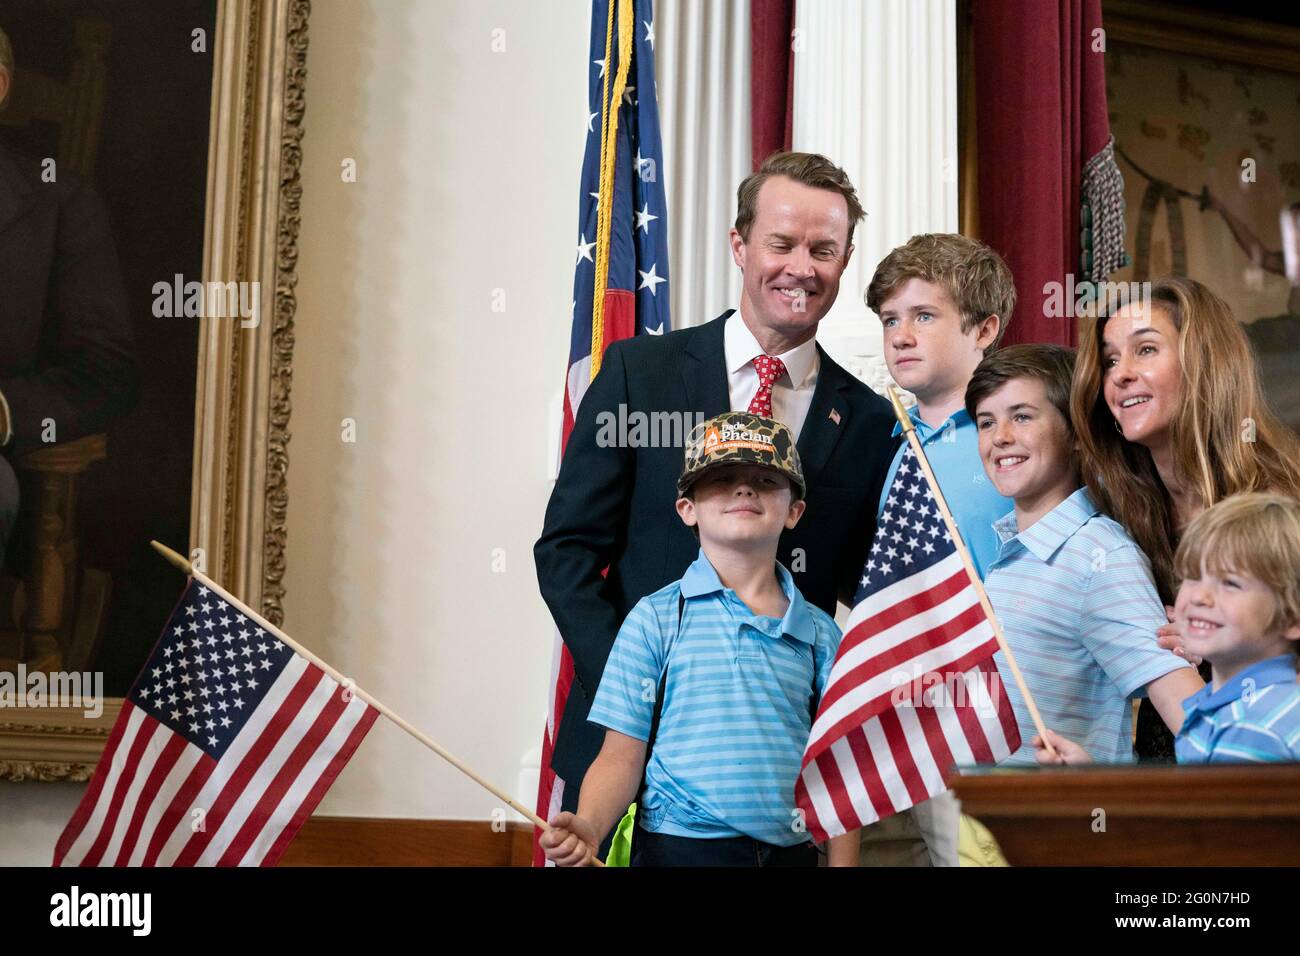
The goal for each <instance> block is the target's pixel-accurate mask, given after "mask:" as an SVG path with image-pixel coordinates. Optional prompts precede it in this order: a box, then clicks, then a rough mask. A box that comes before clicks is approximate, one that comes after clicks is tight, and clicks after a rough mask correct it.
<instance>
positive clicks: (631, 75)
mask: <svg viewBox="0 0 1300 956" xmlns="http://www.w3.org/2000/svg"><path fill="white" fill-rule="evenodd" d="M610 2H611V0H593V2H592V5H591V47H590V51H589V53H588V62H587V116H586V120H587V124H586V128H585V129H584V134H585V135H586V137H587V147H586V153H585V155H584V157H583V161H582V183H581V186H580V187H579V192H578V197H579V199H578V247H577V255H576V267H575V272H574V277H573V330H572V333H571V336H570V339H569V364H568V373H567V375H566V380H565V390H564V426H563V428H564V430H563V433H562V437H561V449H562V450H563V449H564V448H565V447H567V446H568V442H569V434H570V433H571V432H572V431H573V422H574V417H575V416H576V415H577V411H578V405H579V403H580V402H581V401H582V396H583V395H584V394H585V393H586V391H587V386H588V384H590V382H591V380H592V379H593V378H595V377H596V373H597V372H599V371H600V360H601V357H602V355H603V354H604V350H605V349H606V348H608V346H609V344H610V343H611V342H616V341H618V340H619V339H624V338H628V337H629V336H632V335H637V334H649V335H662V334H663V333H664V332H666V331H668V330H669V329H671V328H672V323H671V321H670V318H669V309H668V201H667V197H666V195H665V193H664V185H663V145H662V141H661V140H660V136H659V105H658V101H657V88H656V86H655V61H654V4H653V2H652V0H635V2H631V0H622V2H621V3H617V4H616V5H615V9H614V10H613V11H611V6H610ZM611 12H612V13H613V14H614V16H613V17H611ZM620 42H623V43H625V44H627V46H628V49H629V50H630V56H628V57H625V58H623V59H620V57H619V44H620ZM606 104H608V105H609V106H612V107H614V108H613V109H610V108H607V105H606ZM602 157H603V160H602ZM602 195H603V196H605V197H606V202H605V203H604V208H602V203H601V196H602ZM602 214H604V215H602ZM602 227H603V228H602ZM602 287H603V289H604V292H603V294H598V290H599V289H600V288H602ZM561 453H563V451H561ZM572 684H573V660H572V659H571V658H570V657H569V651H568V648H567V647H565V646H564V642H563V640H562V639H561V637H560V635H559V634H558V633H557V634H556V635H555V640H554V649H553V653H552V660H551V679H550V689H551V692H550V700H549V706H548V707H547V714H546V730H545V733H544V735H543V739H542V761H541V778H540V780H539V782H538V792H537V815H538V816H540V817H541V818H542V819H544V820H549V819H551V817H552V816H554V815H555V814H556V813H557V812H559V809H560V803H561V801H562V800H563V797H564V781H563V780H561V779H560V778H559V777H557V776H556V775H555V774H554V773H553V772H552V771H551V754H552V752H553V749H554V744H555V731H556V728H558V727H559V724H560V718H561V717H562V716H563V714H564V704H565V701H566V700H568V696H569V688H570V687H571V686H572ZM540 833H541V831H537V833H536V834H535V838H534V841H533V863H534V865H536V866H541V865H543V864H544V863H545V855H544V854H543V853H542V851H541V847H540V845H539V844H538V843H537V840H536V836H540Z"/></svg>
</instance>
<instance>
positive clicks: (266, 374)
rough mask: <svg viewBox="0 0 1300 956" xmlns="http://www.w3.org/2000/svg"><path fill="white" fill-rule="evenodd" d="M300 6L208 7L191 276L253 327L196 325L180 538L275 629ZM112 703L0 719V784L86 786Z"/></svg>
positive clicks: (296, 210)
mask: <svg viewBox="0 0 1300 956" xmlns="http://www.w3.org/2000/svg"><path fill="white" fill-rule="evenodd" d="M309 11H310V0H218V5H217V27H216V33H215V36H214V37H213V39H212V43H213V86H212V105H211V116H210V124H209V128H210V138H209V146H208V166H207V203H206V214H205V225H204V230H205V236H204V254H203V279H204V281H205V282H223V283H224V282H248V283H256V285H255V286H254V288H255V289H257V290H258V291H257V293H256V294H257V296H258V314H259V315H260V317H261V318H260V321H259V322H257V324H256V325H252V324H249V323H243V322H241V321H239V320H238V319H234V320H232V319H231V318H210V317H205V318H201V319H199V320H198V321H199V322H200V323H201V325H200V334H199V350H198V357H197V363H198V364H197V371H198V376H197V394H196V405H195V430H194V454H193V460H194V466H193V494H192V504H191V521H190V541H189V542H188V543H189V549H190V556H191V559H192V560H195V561H196V562H202V565H201V566H202V568H203V570H204V571H205V573H206V574H207V575H208V576H209V577H211V578H213V579H214V580H216V581H219V582H221V583H222V585H223V586H224V587H226V588H227V589H229V590H230V591H231V592H232V593H234V594H235V595H237V596H238V597H239V598H240V599H241V600H243V601H244V602H246V603H247V604H249V605H250V606H252V607H258V608H260V609H261V610H262V613H263V614H264V615H265V616H266V617H267V618H268V619H270V620H271V621H273V622H275V623H277V624H278V623H280V622H281V620H282V618H283V609H282V606H281V600H282V598H283V595H284V587H283V583H282V582H283V578H284V569H285V514H286V505H287V492H286V486H285V478H286V470H287V467H288V456H287V446H288V442H289V427H288V426H289V409H290V384H291V380H292V365H293V363H292V359H293V341H294V338H293V335H294V333H293V321H294V310H295V304H296V299H295V283H296V266H297V254H298V230H299V220H300V199H301V194H302V186H301V179H300V169H301V165H302V148H301V143H302V132H303V125H302V124H303V108H304V102H303V94H304V86H305V81H306V53H307V18H308V13H309ZM168 543H170V544H172V545H173V546H176V547H178V546H179V545H180V544H181V542H168ZM181 583H182V582H181V581H180V580H179V578H178V580H177V582H176V586H177V593H179V592H180V588H181ZM159 623H160V624H161V621H160V622H159ZM122 703H123V701H122V699H121V698H109V699H107V700H105V701H104V702H103V710H102V713H100V714H99V715H98V716H97V717H89V716H87V715H86V714H85V712H84V711H83V710H82V708H79V707H64V708H42V709H6V710H4V711H0V779H7V780H73V781H75V780H86V779H88V778H89V776H90V773H91V771H92V770H93V769H94V766H95V764H96V762H97V761H98V759H99V756H100V753H101V752H102V751H103V748H104V745H105V742H106V741H107V738H108V734H109V732H110V730H111V728H112V726H113V723H114V721H115V720H116V718H117V716H118V713H119V712H120V710H121V708H122Z"/></svg>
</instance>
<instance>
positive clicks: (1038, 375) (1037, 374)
mask: <svg viewBox="0 0 1300 956" xmlns="http://www.w3.org/2000/svg"><path fill="white" fill-rule="evenodd" d="M1016 378H1033V379H1037V380H1038V381H1040V382H1042V383H1043V390H1044V391H1045V392H1046V393H1047V400H1048V401H1049V402H1051V403H1052V404H1053V405H1055V406H1056V410H1057V411H1058V412H1060V413H1061V417H1062V418H1063V419H1065V426H1066V427H1067V428H1069V429H1070V433H1071V434H1073V433H1074V426H1073V425H1072V424H1071V422H1070V382H1071V381H1072V379H1073V378H1074V349H1067V348H1065V347H1063V346H1060V345H1038V344H1035V345H1008V346H1007V347H1006V348H1004V349H1002V350H1000V351H997V352H994V353H993V354H992V355H989V356H988V357H987V358H985V359H984V360H983V361H982V362H980V364H979V365H977V366H976V367H975V372H974V374H972V375H971V377H970V382H969V383H968V384H967V385H966V412H967V414H969V415H970V417H971V421H974V420H975V409H977V408H978V407H979V404H980V402H982V401H984V399H986V398H988V397H989V396H990V395H992V394H993V393H994V392H996V391H997V390H998V389H1000V388H1001V387H1002V386H1003V385H1005V384H1007V382H1009V381H1011V380H1012V379H1016Z"/></svg>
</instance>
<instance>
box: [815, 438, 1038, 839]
mask: <svg viewBox="0 0 1300 956" xmlns="http://www.w3.org/2000/svg"><path fill="white" fill-rule="evenodd" d="M997 649H998V644H997V639H996V638H995V637H994V633H993V625H992V622H991V621H990V620H989V618H988V616H987V615H986V614H985V613H984V610H983V607H982V606H981V603H980V600H979V595H978V592H977V591H976V590H975V587H974V585H973V584H972V583H971V580H970V578H969V576H968V574H967V571H966V566H965V564H964V563H963V561H962V558H961V555H960V554H959V553H958V551H957V547H956V545H955V544H954V543H953V540H952V537H951V536H950V535H949V533H948V530H947V526H946V525H945V524H944V520H943V518H942V516H941V514H940V511H939V506H938V504H937V503H936V501H935V496H934V494H933V492H932V491H931V489H930V485H929V482H928V481H927V480H926V478H925V475H924V474H923V472H922V470H921V467H920V464H919V462H918V460H917V458H916V455H915V454H914V452H913V450H912V447H911V446H910V445H908V446H906V448H905V450H904V453H903V458H902V460H901V462H900V463H899V466H898V473H897V475H896V476H895V478H894V482H893V484H892V485H891V486H890V489H889V495H888V497H887V498H886V500H885V508H884V510H883V512H882V513H881V516H880V521H879V523H878V525H877V530H876V537H875V540H874V541H873V542H872V545H871V552H870V554H869V555H868V558H867V562H866V567H864V568H863V571H862V579H861V581H860V582H859V586H858V593H857V595H856V597H855V598H854V602H853V610H852V612H851V613H850V615H849V620H848V626H847V628H846V629H845V634H844V639H843V641H842V642H841V643H840V649H839V652H838V654H837V655H836V657H835V663H834V665H833V666H832V668H831V675H830V680H829V682H828V683H827V686H826V692H825V693H824V694H823V695H822V700H821V703H820V705H819V707H818V710H817V717H816V720H814V721H813V728H812V733H811V734H810V735H809V740H808V748H807V750H806V751H805V752H804V758H803V770H802V772H801V774H800V777H799V781H798V783H797V784H796V787H795V801H796V803H797V805H798V807H799V808H800V809H801V810H802V811H803V813H804V818H805V821H806V824H807V827H808V831H809V832H810V833H811V834H812V835H813V837H814V839H816V840H818V841H821V840H825V839H827V838H828V837H832V836H838V835H840V834H842V833H844V832H846V831H848V830H853V829H856V828H858V827H861V826H866V825H867V824H870V823H874V822H876V821H877V820H881V819H884V818H885V817H888V816H890V815H892V814H894V813H898V812H900V811H902V810H906V809H907V808H909V807H911V806H913V805H915V804H917V803H920V802H921V801H923V800H928V799H929V798H930V797H933V796H936V795H937V794H939V793H941V792H943V790H944V789H945V787H944V777H945V776H947V774H948V773H949V772H950V771H951V770H952V768H953V766H954V765H958V764H965V765H970V764H976V763H996V762H998V761H1000V760H1002V759H1003V758H1005V757H1006V756H1008V755H1009V754H1011V753H1012V752H1013V751H1015V750H1016V748H1018V747H1019V746H1020V732H1019V730H1018V729H1017V727H1016V720H1015V715H1014V714H1013V713H1012V710H1011V706H1010V704H1009V703H1008V702H1007V697H1006V694H1005V693H1003V692H1002V683H1001V678H1000V676H999V674H998V670H997V667H996V665H995V664H994V663H993V654H994V652H995V651H997Z"/></svg>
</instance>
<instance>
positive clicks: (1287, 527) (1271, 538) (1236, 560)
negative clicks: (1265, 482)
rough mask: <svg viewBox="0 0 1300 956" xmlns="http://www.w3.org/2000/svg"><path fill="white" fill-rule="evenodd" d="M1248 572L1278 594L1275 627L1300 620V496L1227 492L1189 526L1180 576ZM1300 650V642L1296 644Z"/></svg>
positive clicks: (1178, 556) (1177, 566)
mask: <svg viewBox="0 0 1300 956" xmlns="http://www.w3.org/2000/svg"><path fill="white" fill-rule="evenodd" d="M1203 571H1209V572H1210V573H1211V574H1215V575H1224V574H1230V573H1233V572H1235V573H1237V574H1249V575H1250V576H1251V577H1254V578H1258V579H1259V580H1260V581H1261V582H1262V583H1263V584H1264V586H1265V587H1267V588H1268V589H1269V590H1270V591H1272V592H1273V596H1274V598H1276V607H1275V609H1274V614H1273V619H1272V621H1270V622H1269V630H1270V632H1272V633H1276V632H1279V631H1283V630H1285V629H1287V628H1289V627H1294V626H1295V625H1297V624H1300V501H1296V499H1294V498H1292V497H1290V496H1288V495H1282V494H1278V493H1276V492H1264V491H1252V492H1246V493H1244V494H1238V495H1233V496H1232V497H1230V498H1224V499H1223V500H1222V501H1220V502H1219V503H1218V504H1216V505H1214V506H1212V507H1210V508H1206V509H1205V510H1204V511H1202V512H1201V513H1200V514H1199V515H1197V516H1196V517H1195V518H1194V519H1192V522H1191V524H1189V525H1188V526H1187V530H1186V531H1185V532H1183V539H1182V541H1180V542H1179V544H1178V550H1177V552H1175V554H1174V572H1175V573H1176V574H1177V575H1178V577H1179V578H1180V579H1183V578H1192V579H1193V580H1195V579H1198V578H1200V576H1201V574H1202V572H1203ZM1294 649H1295V650H1297V651H1300V644H1298V645H1297V647H1296V648H1294Z"/></svg>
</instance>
